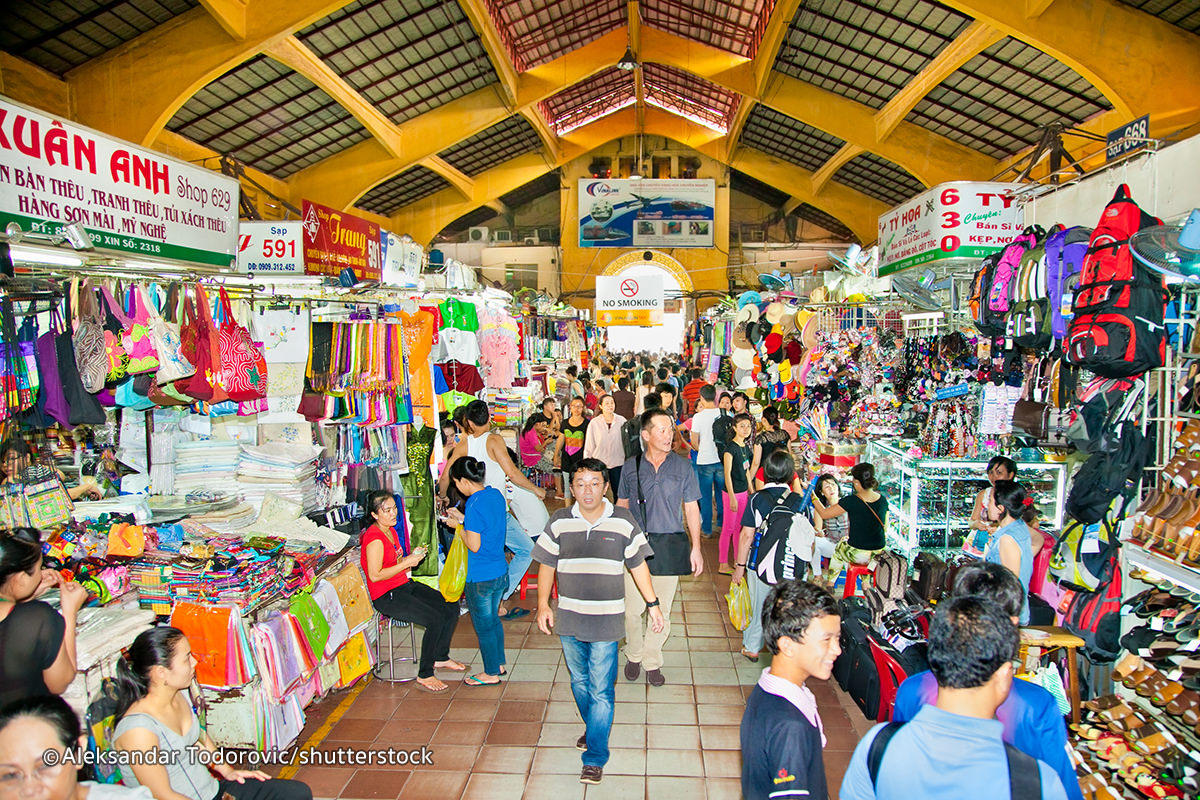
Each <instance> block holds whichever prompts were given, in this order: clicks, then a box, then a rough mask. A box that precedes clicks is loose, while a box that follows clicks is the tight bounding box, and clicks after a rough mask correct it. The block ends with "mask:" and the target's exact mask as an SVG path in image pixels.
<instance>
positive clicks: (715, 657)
mask: <svg viewBox="0 0 1200 800" xmlns="http://www.w3.org/2000/svg"><path fill="white" fill-rule="evenodd" d="M691 658H692V667H693V668H694V667H703V668H709V667H724V668H729V669H732V668H733V666H734V661H733V653H725V652H718V653H697V652H693V653H692V654H691Z"/></svg>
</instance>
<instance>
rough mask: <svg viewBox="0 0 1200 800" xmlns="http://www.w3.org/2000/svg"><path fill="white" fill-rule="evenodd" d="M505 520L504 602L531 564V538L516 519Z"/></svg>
mask: <svg viewBox="0 0 1200 800" xmlns="http://www.w3.org/2000/svg"><path fill="white" fill-rule="evenodd" d="M505 519H506V527H505V529H504V547H505V549H507V550H508V551H509V552H510V553H512V554H513V557H512V561H509V562H508V589H507V590H506V591H505V592H504V597H503V599H504V600H507V599H508V598H509V596H510V595H512V593H513V592H515V591H516V590H517V589H519V588H521V579H522V578H524V577H525V573H526V572H527V571H528V570H529V565H530V563H532V562H533V556H532V553H533V538H532V537H531V536H530V535H529V534H528V533H527V532H526V531H525V529H524V528H522V527H521V523H519V522H517V518H516V517H514V516H513V515H512V514H509V515H508V516H507V517H506V518H505ZM492 674H493V675H494V674H495V673H492Z"/></svg>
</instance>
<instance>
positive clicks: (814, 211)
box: [792, 203, 858, 242]
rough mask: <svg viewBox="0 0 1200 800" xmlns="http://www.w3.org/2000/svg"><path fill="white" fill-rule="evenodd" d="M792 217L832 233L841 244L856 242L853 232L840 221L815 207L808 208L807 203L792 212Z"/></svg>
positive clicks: (856, 238)
mask: <svg viewBox="0 0 1200 800" xmlns="http://www.w3.org/2000/svg"><path fill="white" fill-rule="evenodd" d="M792 216H794V217H799V218H800V219H802V220H804V221H806V222H811V223H813V224H814V225H819V226H820V227H822V228H824V229H825V230H827V231H829V232H830V233H832V234H833V235H834V236H835V237H836V238H837V239H840V240H841V241H843V242H857V241H858V237H857V236H855V235H854V232H853V231H851V230H850V229H849V228H847V227H846V226H845V225H844V224H843V223H842V221H841V220H840V219H838V218H837V217H835V216H832V215H831V214H826V213H825V212H824V211H822V210H821V209H819V208H817V207H816V206H810V205H809V204H808V203H801V204H800V205H799V206H797V207H796V210H795V211H793V212H792Z"/></svg>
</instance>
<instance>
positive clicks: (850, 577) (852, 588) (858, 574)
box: [842, 564, 875, 597]
mask: <svg viewBox="0 0 1200 800" xmlns="http://www.w3.org/2000/svg"><path fill="white" fill-rule="evenodd" d="M868 575H869V576H870V577H871V582H872V583H874V581H875V570H873V569H871V568H870V567H868V566H867V565H866V564H847V565H846V586H845V588H844V589H842V597H853V596H854V595H855V593H856V592H857V591H858V579H859V578H866V577H867V576H868Z"/></svg>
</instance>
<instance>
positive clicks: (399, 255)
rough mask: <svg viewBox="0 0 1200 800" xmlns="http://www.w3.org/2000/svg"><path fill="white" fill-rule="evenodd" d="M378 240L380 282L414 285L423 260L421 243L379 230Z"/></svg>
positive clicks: (394, 284) (411, 286) (390, 284)
mask: <svg viewBox="0 0 1200 800" xmlns="http://www.w3.org/2000/svg"><path fill="white" fill-rule="evenodd" d="M380 241H381V242H382V244H383V270H382V272H383V277H382V278H380V283H382V284H384V285H385V286H400V287H404V288H413V287H415V286H416V285H417V279H418V278H419V277H420V276H421V266H422V264H423V262H424V260H425V251H424V249H422V247H421V245H419V244H417V243H416V242H414V241H413V240H412V239H410V238H408V237H405V238H403V239H402V238H401V237H400V236H398V235H397V234H394V233H392V232H391V231H380Z"/></svg>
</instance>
